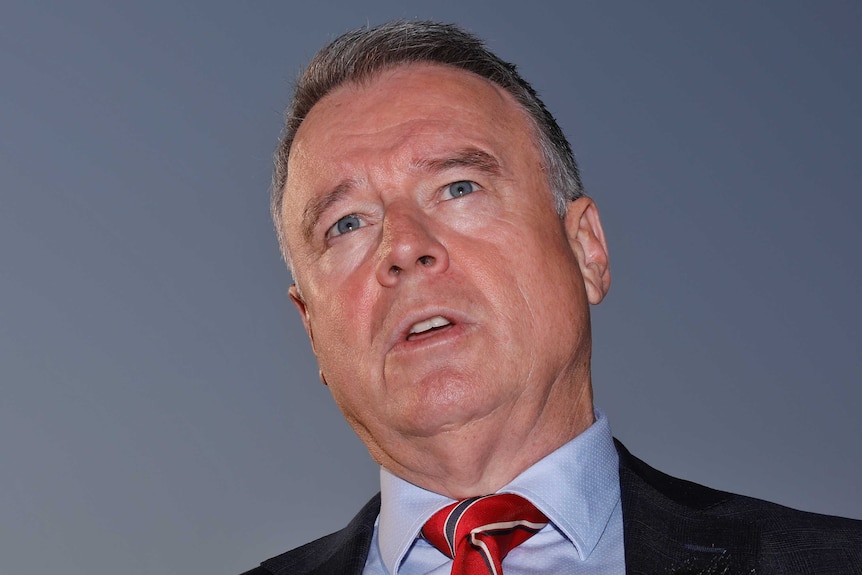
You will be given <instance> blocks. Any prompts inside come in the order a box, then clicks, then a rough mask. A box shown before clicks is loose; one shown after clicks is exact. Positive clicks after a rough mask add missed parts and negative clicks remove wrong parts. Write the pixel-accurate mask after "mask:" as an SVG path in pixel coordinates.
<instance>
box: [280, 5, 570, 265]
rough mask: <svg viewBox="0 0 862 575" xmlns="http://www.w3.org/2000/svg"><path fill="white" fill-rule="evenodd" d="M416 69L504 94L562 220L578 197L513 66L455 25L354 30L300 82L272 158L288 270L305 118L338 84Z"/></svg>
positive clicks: (553, 138)
mask: <svg viewBox="0 0 862 575" xmlns="http://www.w3.org/2000/svg"><path fill="white" fill-rule="evenodd" d="M421 62H425V63H436V64H442V65H446V66H452V67H456V68H460V69H462V70H466V71H468V72H472V73H474V74H477V75H479V76H482V77H483V78H485V79H487V80H490V81H491V82H493V83H495V84H497V85H498V86H500V87H501V88H503V89H504V90H506V91H507V92H508V93H509V94H510V95H511V96H512V97H513V98H514V99H515V100H516V101H517V102H518V103H519V104H520V105H521V106H522V107H523V109H524V111H525V112H527V114H528V115H529V117H530V122H531V124H532V129H533V130H534V131H535V133H534V136H535V138H536V143H537V145H538V146H539V148H540V150H541V152H542V159H543V162H544V169H545V170H546V173H547V177H548V183H549V185H550V187H551V190H552V192H553V193H554V198H555V202H556V209H557V211H558V213H559V214H560V217H562V216H563V214H564V213H565V211H566V206H567V204H568V202H570V201H571V200H575V199H577V198H579V197H580V196H582V195H583V194H584V189H583V185H582V184H581V178H580V174H579V172H578V166H577V163H576V162H575V158H574V156H573V154H572V149H571V147H570V146H569V142H568V140H566V137H565V135H564V134H563V131H562V130H561V129H560V126H559V125H558V124H557V121H556V120H555V119H554V117H553V115H551V113H550V112H549V111H548V110H547V108H545V105H544V103H543V102H542V101H541V100H540V99H539V97H538V95H537V94H536V91H535V90H533V88H532V86H530V84H529V83H528V82H527V81H526V80H524V79H523V78H521V76H520V74H518V72H517V70H516V68H515V66H514V65H513V64H509V63H508V62H504V61H503V60H501V59H500V58H498V57H497V56H496V55H495V54H493V53H492V52H490V51H489V50H488V49H487V48H486V47H485V45H484V43H483V42H482V41H481V40H480V39H478V38H476V37H475V36H473V35H471V34H469V33H467V32H465V31H464V30H462V29H460V28H458V27H456V26H453V25H448V24H441V23H438V22H403V21H397V22H391V23H388V24H383V25H381V26H377V27H375V28H360V29H357V30H353V31H351V32H348V33H346V34H344V35H342V36H340V37H338V38H337V39H335V40H334V41H333V42H332V43H331V44H329V45H328V46H326V47H325V48H324V49H323V50H321V51H320V52H318V53H317V55H316V56H315V57H314V58H313V59H312V61H311V62H310V63H309V65H308V67H307V68H306V69H305V72H304V73H303V74H302V76H301V77H300V79H299V81H298V83H297V86H296V90H295V92H294V96H293V100H292V101H291V104H290V107H289V108H288V110H287V118H286V122H285V126H284V131H283V133H282V136H281V140H280V142H279V145H278V147H277V148H276V151H275V158H274V159H275V170H274V172H273V180H272V197H271V206H270V207H271V211H272V215H273V219H274V220H275V222H276V230H277V232H278V235H279V243H280V244H281V247H282V252H283V253H284V256H285V260H286V261H287V264H288V266H291V259H290V253H289V251H288V249H287V245H286V244H285V242H284V241H283V238H282V232H281V225H282V224H281V223H280V220H279V214H280V212H281V203H282V202H283V201H284V184H285V182H286V181H287V170H288V158H289V157H290V149H291V147H292V145H293V140H294V138H295V137H296V131H297V130H298V129H299V126H300V125H301V124H302V122H303V120H305V117H306V115H308V112H309V111H310V110H311V108H312V107H314V105H315V104H317V102H318V101H319V100H320V99H321V98H323V97H324V96H326V94H328V93H329V92H330V91H332V90H333V89H335V88H337V87H339V86H341V85H344V84H350V83H362V82H365V81H367V80H369V79H370V78H372V77H374V76H375V75H376V74H377V73H379V72H380V71H382V70H385V69H387V68H392V67H395V66H403V65H406V64H413V63H421Z"/></svg>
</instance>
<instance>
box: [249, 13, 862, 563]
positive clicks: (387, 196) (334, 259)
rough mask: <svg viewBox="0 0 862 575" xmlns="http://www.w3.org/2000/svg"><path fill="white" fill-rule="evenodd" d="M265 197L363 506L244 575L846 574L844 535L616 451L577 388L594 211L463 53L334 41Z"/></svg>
mask: <svg viewBox="0 0 862 575" xmlns="http://www.w3.org/2000/svg"><path fill="white" fill-rule="evenodd" d="M273 183H274V185H273V203H272V210H273V217H274V219H275V224H276V229H277V230H278V234H279V240H280V243H281V246H282V249H283V251H284V255H285V259H286V260H287V262H288V265H289V266H290V269H291V272H292V274H293V277H294V280H295V284H294V285H293V286H292V287H291V289H290V296H291V299H292V300H293V302H294V303H295V305H296V306H297V308H298V309H299V312H300V315H301V317H302V321H303V324H304V325H305V328H306V331H307V332H308V336H309V338H310V340H311V343H312V348H313V350H314V353H315V355H316V356H317V360H318V363H319V367H320V377H321V379H322V381H323V382H324V383H325V384H327V385H328V386H329V388H330V390H331V392H332V394H333V397H334V398H335V401H336V403H337V404H338V406H339V407H340V409H341V411H342V413H343V414H344V416H345V417H346V419H347V421H348V422H349V423H350V424H351V426H352V427H353V429H354V430H355V431H356V433H357V434H358V435H359V437H360V438H361V439H362V441H363V442H364V443H365V445H366V446H367V447H368V450H369V452H370V453H371V455H372V457H373V458H374V459H375V460H376V461H377V462H378V463H379V464H380V465H381V468H382V469H381V495H380V496H378V497H375V498H374V499H373V500H372V501H371V502H369V503H368V504H367V505H366V507H365V508H364V509H363V510H362V511H361V512H360V513H359V515H357V517H356V518H355V519H354V520H353V522H352V523H351V524H350V525H349V526H348V527H346V528H345V529H344V530H342V531H340V532H338V533H335V534H333V535H330V536H328V537H324V538H322V539H320V540H318V541H315V542H313V543H310V544H308V545H305V546H303V547H300V548H298V549H296V550H294V551H291V552H288V553H286V554H284V555H281V556H279V557H275V558H273V559H270V560H268V561H265V562H264V563H263V564H262V565H261V567H258V568H256V569H254V570H252V571H250V572H249V573H250V574H254V575H263V574H267V573H279V574H280V573H285V574H286V573H356V574H359V573H368V574H371V573H392V574H394V573H399V574H402V575H406V574H413V573H449V572H450V571H451V572H452V573H471V574H474V573H500V572H501V571H502V570H505V573H506V574H507V575H518V574H524V573H543V572H546V573H567V572H571V573H579V574H585V575H586V574H592V573H672V572H676V573H860V572H862V523H860V522H857V521H852V520H846V519H839V518H834V517H826V516H819V515H814V514H808V513H802V512H797V511H792V510H789V509H786V508H783V507H780V506H777V505H774V504H769V503H766V502H762V501H757V500H753V499H749V498H745V497H740V496H735V495H730V494H727V493H722V492H718V491H714V490H711V489H708V488H705V487H701V486H698V485H695V484H692V483H689V482H685V481H682V480H678V479H674V478H671V477H668V476H666V475H664V474H661V473H660V472H658V471H656V470H654V469H651V468H650V467H648V466H647V465H645V464H644V463H643V462H641V461H639V460H637V459H636V458H634V457H633V456H632V455H631V454H629V453H628V452H627V451H626V450H625V448H624V447H622V446H621V445H620V444H615V443H614V440H613V439H612V437H611V434H610V430H609V427H608V422H607V420H606V418H605V416H604V415H603V414H602V413H601V412H600V411H598V410H595V408H594V407H593V400H592V387H591V381H590V353H591V336H590V316H589V304H598V303H599V302H601V300H602V298H603V297H604V296H605V294H606V293H607V291H608V288H609V286H610V272H609V267H608V250H607V245H606V242H605V236H604V233H603V231H602V226H601V222H600V219H599V214H598V210H597V208H596V205H595V203H594V202H593V201H592V200H591V199H590V198H589V197H587V196H585V195H584V192H583V189H582V186H581V182H580V178H579V176H578V170H577V166H576V164H575V162H574V159H573V156H572V152H571V150H570V148H569V144H568V143H567V141H566V139H565V137H564V136H563V134H562V132H561V130H560V128H559V127H558V125H557V123H556V121H555V120H554V118H553V117H552V116H551V114H550V113H549V112H548V111H547V110H546V109H545V107H544V105H543V104H542V102H541V101H540V100H539V99H538V97H537V96H536V94H535V92H534V91H533V90H532V88H531V87H530V86H529V84H527V83H526V82H525V81H524V80H523V79H522V78H521V77H520V76H519V75H518V74H517V72H516V71H515V68H514V66H511V65H510V64H507V63H505V62H502V61H501V60H499V58H497V57H496V56H494V55H493V54H491V53H490V52H488V51H487V50H486V49H485V48H484V46H483V45H482V43H481V42H480V41H479V40H477V39H476V38H474V37H472V36H470V35H469V34H467V33H465V32H463V31H462V30H460V29H458V28H456V27H454V26H446V25H440V24H436V23H428V22H411V23H404V22H397V23H392V24H387V25H383V26H380V27H377V28H373V29H362V30H357V31H354V32H350V33H348V34H346V35H344V36H342V37H340V38H338V39H336V40H335V41H334V42H333V43H332V44H330V45H329V46H328V47H326V48H324V49H323V50H322V51H321V52H320V53H319V54H318V55H317V56H316V57H315V58H314V59H313V60H312V62H311V63H310V65H309V67H308V69H307V70H306V71H305V73H304V75H303V76H302V78H301V80H300V82H299V84H298V87H297V89H296V94H295V96H294V100H293V103H292V106H291V109H290V111H289V114H288V119H287V126H286V129H285V133H284V137H283V139H282V142H281V145H280V147H279V149H278V151H277V153H276V170H275V178H274V182H273ZM489 494H505V495H502V496H493V497H483V496H486V495H489ZM477 498H478V499H477Z"/></svg>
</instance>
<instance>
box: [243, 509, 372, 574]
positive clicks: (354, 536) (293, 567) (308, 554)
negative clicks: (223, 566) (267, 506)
mask: <svg viewBox="0 0 862 575" xmlns="http://www.w3.org/2000/svg"><path fill="white" fill-rule="evenodd" d="M379 513H380V494H379V493H378V494H377V495H375V496H374V497H373V498H372V499H371V501H369V502H368V503H366V504H365V506H364V507H363V508H362V509H361V510H360V511H359V513H357V514H356V516H355V517H354V518H353V519H352V520H351V521H350V523H349V524H348V525H347V526H346V527H345V528H344V529H341V530H340V531H336V532H335V533H330V534H329V535H325V536H323V537H321V538H320V539H316V540H314V541H312V542H310V543H306V544H305V545H302V546H300V547H297V548H296V549H292V550H290V551H287V552H286V553H282V554H281V555H277V556H275V557H272V558H271V559H267V560H266V561H264V562H263V563H261V564H260V566H259V567H256V568H254V569H252V570H251V571H247V572H245V573H243V574H242V575H288V574H289V575H302V574H308V575H312V574H316V575H324V574H329V573H355V574H357V575H359V574H360V573H361V572H362V568H363V567H364V566H365V559H366V558H367V557H368V549H369V547H370V546H371V538H372V536H373V534H374V521H375V520H376V519H377V515H378V514H379Z"/></svg>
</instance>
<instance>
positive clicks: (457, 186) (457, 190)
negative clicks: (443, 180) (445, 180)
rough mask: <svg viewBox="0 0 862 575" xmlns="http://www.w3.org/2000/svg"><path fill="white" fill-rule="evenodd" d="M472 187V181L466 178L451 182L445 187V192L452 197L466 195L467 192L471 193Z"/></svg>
mask: <svg viewBox="0 0 862 575" xmlns="http://www.w3.org/2000/svg"><path fill="white" fill-rule="evenodd" d="M473 187H474V186H473V182H468V181H467V180H462V181H460V182H452V183H451V184H449V187H447V188H446V193H448V194H449V195H450V196H451V197H453V198H460V197H461V196H466V195H467V194H469V193H472V192H473Z"/></svg>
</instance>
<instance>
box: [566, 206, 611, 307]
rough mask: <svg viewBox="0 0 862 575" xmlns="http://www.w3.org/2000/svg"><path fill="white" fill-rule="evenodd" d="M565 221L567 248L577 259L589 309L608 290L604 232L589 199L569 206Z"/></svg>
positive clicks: (606, 247)
mask: <svg viewBox="0 0 862 575" xmlns="http://www.w3.org/2000/svg"><path fill="white" fill-rule="evenodd" d="M568 208H569V209H568V211H567V212H566V217H565V227H566V235H567V236H568V239H569V245H570V246H571V248H572V251H573V252H574V253H575V255H576V256H577V258H578V265H579V266H580V268H581V275H582V276H583V278H584V287H585V288H586V290H587V299H588V300H589V302H590V303H591V304H593V305H595V304H598V303H600V302H601V301H602V299H604V297H605V295H606V294H607V293H608V290H609V289H610V287H611V269H610V261H609V258H608V244H607V242H605V231H604V230H603V229H602V222H601V220H600V219H599V209H598V208H597V207H596V203H595V202H594V201H593V200H592V198H588V197H587V196H581V197H580V198H578V199H577V200H575V201H574V202H569V205H568Z"/></svg>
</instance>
